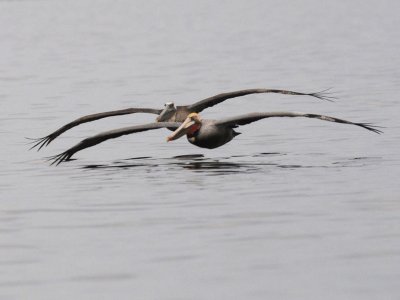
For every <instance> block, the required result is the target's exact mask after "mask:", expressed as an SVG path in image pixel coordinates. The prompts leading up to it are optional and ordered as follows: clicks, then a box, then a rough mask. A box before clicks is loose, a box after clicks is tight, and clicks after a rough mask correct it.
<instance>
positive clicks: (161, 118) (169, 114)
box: [31, 89, 335, 151]
mask: <svg viewBox="0 0 400 300" xmlns="http://www.w3.org/2000/svg"><path fill="white" fill-rule="evenodd" d="M260 93H276V94H284V95H296V96H311V97H314V98H317V99H320V100H327V101H332V100H333V99H335V97H333V96H331V95H329V94H328V93H327V90H325V91H321V92H316V93H299V92H293V91H286V90H277V89H247V90H240V91H234V92H228V93H222V94H218V95H215V96H212V97H209V98H206V99H203V100H200V101H197V102H195V103H193V104H191V105H183V106H175V105H174V103H173V102H167V103H166V104H165V107H164V109H153V108H127V109H121V110H114V111H107V112H102V113H96V114H91V115H87V116H83V117H80V118H78V119H76V120H74V121H72V122H70V123H68V124H66V125H64V126H62V127H60V128H59V129H57V130H56V131H54V132H52V133H50V134H49V135H47V136H45V137H42V138H38V139H32V140H33V142H32V143H33V146H32V147H31V149H33V148H36V147H37V149H38V151H39V150H40V149H42V148H43V147H45V146H47V145H49V144H50V143H51V142H52V141H53V140H54V139H55V138H57V137H58V136H60V135H61V134H63V133H64V132H66V131H67V130H69V129H71V128H73V127H75V126H78V125H80V124H83V123H87V122H92V121H95V120H100V119H103V118H108V117H113V116H121V115H127V114H134V113H149V114H156V115H158V117H157V119H156V121H157V122H183V121H184V120H185V119H186V117H187V116H188V115H189V114H190V113H193V112H196V113H199V112H201V111H203V110H204V109H206V108H208V107H212V106H214V105H217V104H219V103H221V102H223V101H225V100H227V99H231V98H236V97H241V96H245V95H249V94H260Z"/></svg>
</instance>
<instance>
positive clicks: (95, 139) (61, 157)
mask: <svg viewBox="0 0 400 300" xmlns="http://www.w3.org/2000/svg"><path fill="white" fill-rule="evenodd" d="M180 125H181V123H178V122H156V123H149V124H144V125H138V126H129V127H124V128H119V129H114V130H110V131H105V132H102V133H99V134H97V135H94V136H92V137H89V138H86V139H84V140H82V141H81V142H79V143H78V144H76V145H75V146H73V147H71V148H69V149H68V150H66V151H64V152H63V153H60V154H57V155H54V156H51V157H49V161H51V162H52V163H51V164H52V165H53V164H56V165H58V164H60V163H62V162H63V161H66V160H69V159H70V158H71V157H72V155H74V154H75V153H76V152H78V151H81V150H83V149H86V148H89V147H92V146H95V145H97V144H100V143H102V142H104V141H106V140H109V139H115V138H117V137H120V136H123V135H127V134H132V133H137V132H142V131H147V130H154V129H159V128H178V127H179V126H180Z"/></svg>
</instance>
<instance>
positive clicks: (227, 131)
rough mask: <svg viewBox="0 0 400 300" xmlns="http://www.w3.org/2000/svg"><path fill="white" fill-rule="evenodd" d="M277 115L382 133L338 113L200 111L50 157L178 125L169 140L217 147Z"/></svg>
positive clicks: (117, 132) (104, 136) (124, 131)
mask: <svg viewBox="0 0 400 300" xmlns="http://www.w3.org/2000/svg"><path fill="white" fill-rule="evenodd" d="M273 117H292V118H293V117H304V118H314V119H319V120H323V121H329V122H336V123H342V124H351V125H356V126H360V127H362V128H365V129H367V130H370V131H372V132H375V133H378V134H379V133H382V131H380V130H379V129H377V128H378V127H377V126H373V125H371V124H369V123H354V122H350V121H346V120H343V119H338V118H334V117H329V116H324V115H317V114H305V113H294V112H263V113H249V114H245V115H240V116H236V117H231V118H225V119H221V120H206V119H201V118H200V116H199V114H197V113H191V114H189V115H188V116H187V118H186V119H185V121H184V122H183V123H179V122H155V123H150V124H145V125H138V126H130V127H125V128H120V129H115V130H111V131H106V132H103V133H100V134H97V135H95V136H92V137H89V138H86V139H84V140H82V141H81V142H80V143H78V144H76V145H75V146H73V147H71V148H70V149H68V150H66V151H65V152H63V153H61V154H58V155H55V156H52V157H50V158H49V160H50V161H52V163H51V164H56V165H58V164H60V163H61V162H63V161H67V160H69V159H70V158H71V157H72V155H74V154H75V153H76V152H78V151H81V150H83V149H86V148H88V147H92V146H94V145H97V144H99V143H102V142H104V141H106V140H109V139H114V138H117V137H120V136H123V135H127V134H131V133H137V132H142V131H147V130H154V129H160V128H170V129H173V128H175V129H176V130H175V131H174V132H173V133H172V134H171V135H170V136H168V138H167V141H173V140H176V139H178V138H180V137H182V136H184V135H186V136H187V139H188V140H189V142H190V143H191V144H193V145H196V146H198V147H201V148H208V149H213V148H217V147H220V146H222V145H224V144H226V143H228V142H230V141H231V140H232V139H233V138H234V137H235V136H237V135H239V134H240V133H239V132H236V131H235V130H234V128H236V127H238V126H242V125H246V124H250V123H252V122H255V121H258V120H261V119H265V118H273Z"/></svg>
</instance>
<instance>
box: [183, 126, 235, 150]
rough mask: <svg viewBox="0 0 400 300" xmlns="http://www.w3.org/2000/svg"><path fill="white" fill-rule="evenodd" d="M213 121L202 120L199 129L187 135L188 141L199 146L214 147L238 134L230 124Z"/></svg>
mask: <svg viewBox="0 0 400 300" xmlns="http://www.w3.org/2000/svg"><path fill="white" fill-rule="evenodd" d="M215 123H216V121H215V120H203V121H202V125H201V127H200V129H199V130H198V131H197V132H195V133H194V134H193V135H188V136H187V139H188V141H189V143H191V144H193V145H196V146H198V147H201V148H208V149H214V148H217V147H220V146H222V145H224V144H226V143H228V142H229V141H231V140H232V139H233V138H234V137H235V136H236V135H238V134H239V133H237V132H235V131H234V130H233V129H232V128H231V127H230V126H223V125H222V126H221V125H216V124H215Z"/></svg>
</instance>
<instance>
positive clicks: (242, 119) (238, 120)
mask: <svg viewBox="0 0 400 300" xmlns="http://www.w3.org/2000/svg"><path fill="white" fill-rule="evenodd" d="M273 117H290V118H295V117H304V118H313V119H319V120H322V121H328V122H335V123H342V124H350V125H356V126H360V127H362V128H365V129H367V130H370V131H372V132H375V133H378V134H380V133H382V131H381V130H379V129H378V128H380V127H379V126H374V125H372V124H370V123H355V122H350V121H346V120H343V119H338V118H334V117H329V116H324V115H317V114H304V113H294V112H266V113H250V114H246V115H241V116H237V117H232V118H226V119H222V120H219V121H217V122H216V123H215V124H216V125H223V126H232V127H233V126H238V125H246V124H250V123H252V122H255V121H258V120H261V119H265V118H273Z"/></svg>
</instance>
